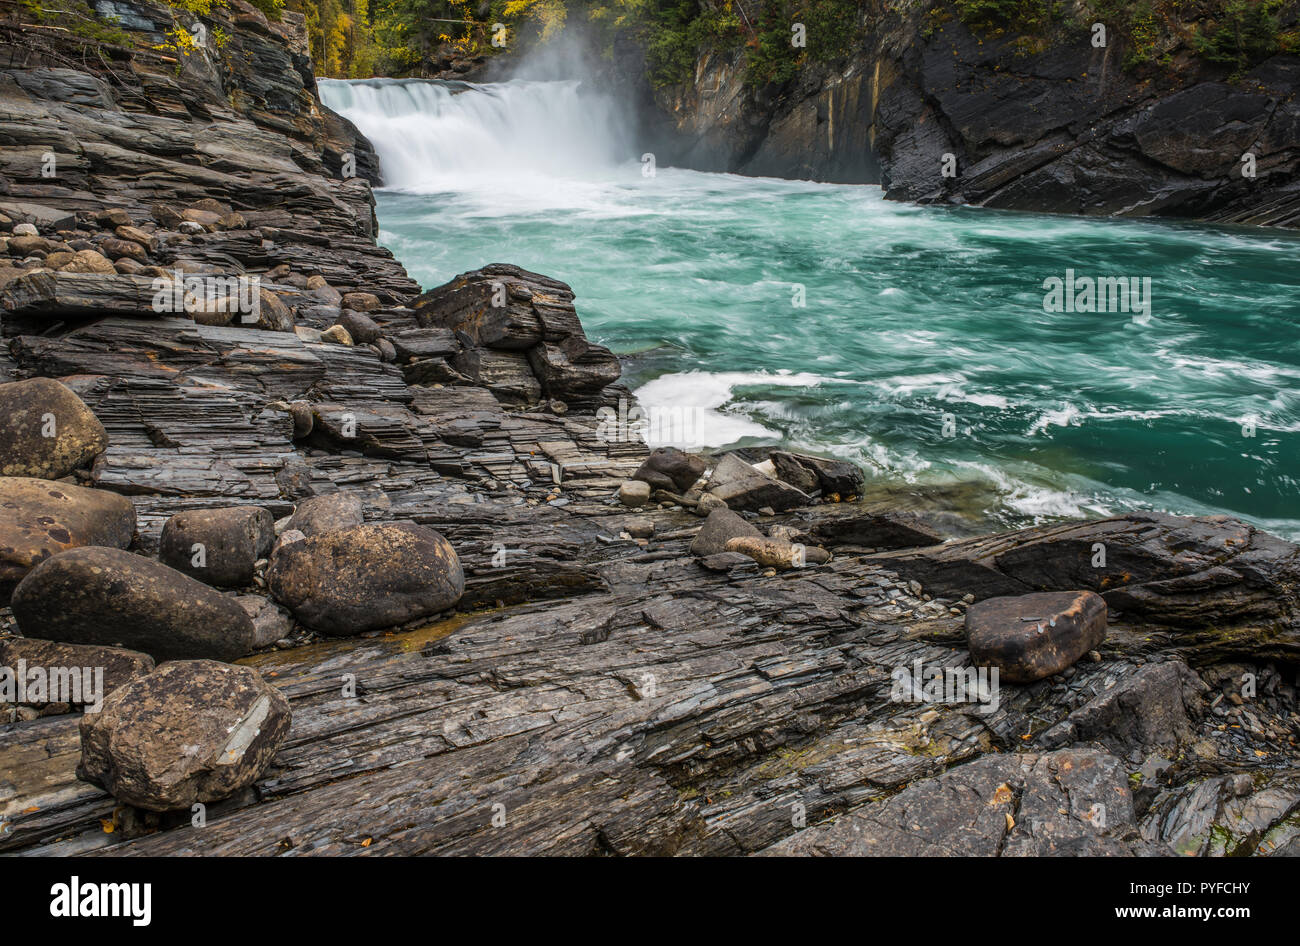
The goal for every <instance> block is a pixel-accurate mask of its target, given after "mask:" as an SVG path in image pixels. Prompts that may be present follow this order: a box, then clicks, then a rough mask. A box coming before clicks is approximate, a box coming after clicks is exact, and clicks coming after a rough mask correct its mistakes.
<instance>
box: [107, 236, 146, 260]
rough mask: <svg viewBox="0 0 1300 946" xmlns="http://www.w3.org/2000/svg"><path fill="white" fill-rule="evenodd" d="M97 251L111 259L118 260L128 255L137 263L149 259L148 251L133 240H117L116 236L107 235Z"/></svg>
mask: <svg viewBox="0 0 1300 946" xmlns="http://www.w3.org/2000/svg"><path fill="white" fill-rule="evenodd" d="M99 252H100V253H102V254H104V256H106V257H108V258H109V259H111V260H119V259H121V258H122V257H124V256H125V257H129V258H130V259H133V260H135V261H136V262H137V263H143V262H145V261H146V260H148V259H149V251H148V250H146V249H145V248H144V247H143V246H141V245H140V244H139V243H136V242H135V241H134V240H119V239H118V238H117V237H108V238H107V239H105V240H103V241H101V242H100V244H99Z"/></svg>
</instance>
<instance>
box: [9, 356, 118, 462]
mask: <svg viewBox="0 0 1300 946" xmlns="http://www.w3.org/2000/svg"><path fill="white" fill-rule="evenodd" d="M0 443H3V444H4V445H5V446H4V452H3V453H2V454H0V476H35V477H41V478H43V479H47V480H54V479H58V478H59V477H61V476H67V475H68V474H69V473H71V472H72V471H73V470H75V469H76V468H77V467H80V466H83V465H85V464H86V463H88V462H89V461H91V460H93V459H94V458H95V457H97V456H99V454H101V453H103V452H104V448H105V447H107V446H108V434H107V433H106V432H105V431H104V425H103V424H101V423H100V422H99V419H98V418H96V417H95V415H94V414H93V413H92V412H91V410H90V408H88V407H86V405H85V403H84V402H83V401H82V400H81V398H79V397H77V395H75V394H73V393H72V392H71V391H70V390H68V388H67V387H66V386H65V385H62V384H60V383H59V382H57V381H54V380H51V379H50V378H32V379H31V380H30V381H14V382H11V383H9V384H0Z"/></svg>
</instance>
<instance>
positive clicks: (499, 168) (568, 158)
mask: <svg viewBox="0 0 1300 946" xmlns="http://www.w3.org/2000/svg"><path fill="white" fill-rule="evenodd" d="M320 94H321V99H322V101H324V103H325V104H326V105H328V106H329V107H330V108H332V109H334V110H335V111H336V112H338V113H339V114H341V115H343V116H345V117H346V118H348V119H350V120H351V121H352V122H353V123H355V124H356V126H357V127H358V128H360V129H361V131H362V132H363V133H364V134H365V135H366V137H367V138H369V139H370V141H371V142H372V143H373V144H374V146H375V149H376V150H377V151H378V152H379V159H380V162H381V163H382V166H383V174H384V182H385V184H386V186H388V187H391V188H395V189H399V190H404V191H409V192H413V193H425V194H428V193H444V192H464V191H477V190H483V189H487V190H489V191H490V190H492V189H496V190H498V191H500V192H501V193H502V194H503V195H510V194H515V193H520V192H536V191H537V189H538V188H539V187H540V188H542V190H543V191H545V190H547V189H551V188H553V187H554V186H555V185H554V182H557V181H558V182H563V181H573V182H581V181H591V180H593V179H597V178H600V177H603V176H607V175H609V174H610V173H611V172H612V171H613V169H614V168H615V167H616V166H617V165H618V164H619V163H620V162H623V161H626V160H628V159H629V158H631V157H632V154H631V153H630V151H629V150H628V146H627V136H626V134H625V132H624V128H623V122H622V120H621V116H620V113H619V109H618V107H617V105H616V103H615V102H614V101H613V100H612V99H610V98H608V97H606V96H603V95H601V94H599V93H598V92H595V91H593V90H590V89H588V88H586V87H585V86H584V84H583V83H582V82H579V81H576V80H569V81H555V82H536V81H523V80H512V81H510V82H501V83H492V84H485V85H476V84H474V83H467V82H446V81H441V80H426V79H403V80H398V79H370V80H365V81H358V82H338V81H321V83H320Z"/></svg>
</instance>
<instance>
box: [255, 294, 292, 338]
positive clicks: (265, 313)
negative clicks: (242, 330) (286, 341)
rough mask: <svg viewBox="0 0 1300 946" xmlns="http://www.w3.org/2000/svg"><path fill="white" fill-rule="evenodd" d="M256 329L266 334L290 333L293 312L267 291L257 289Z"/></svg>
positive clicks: (277, 297)
mask: <svg viewBox="0 0 1300 946" xmlns="http://www.w3.org/2000/svg"><path fill="white" fill-rule="evenodd" d="M256 327H257V328H260V329H262V330H263V331H266V332H292V331H293V311H292V310H291V309H290V308H289V307H288V306H287V305H285V304H284V301H283V300H282V299H281V298H280V297H279V296H277V295H276V294H275V293H273V292H271V291H270V290H269V289H259V290H258V291H257V323H256Z"/></svg>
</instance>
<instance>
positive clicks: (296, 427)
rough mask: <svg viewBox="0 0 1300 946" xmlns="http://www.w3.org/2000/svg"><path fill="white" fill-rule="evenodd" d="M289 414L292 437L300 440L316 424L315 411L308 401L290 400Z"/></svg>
mask: <svg viewBox="0 0 1300 946" xmlns="http://www.w3.org/2000/svg"><path fill="white" fill-rule="evenodd" d="M289 416H290V417H292V418H293V439H294V440H301V439H302V438H303V437H306V436H307V435H308V434H310V433H311V432H312V428H314V427H315V426H316V412H315V411H314V410H312V406H311V402H310V401H291V402H290V403H289Z"/></svg>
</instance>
